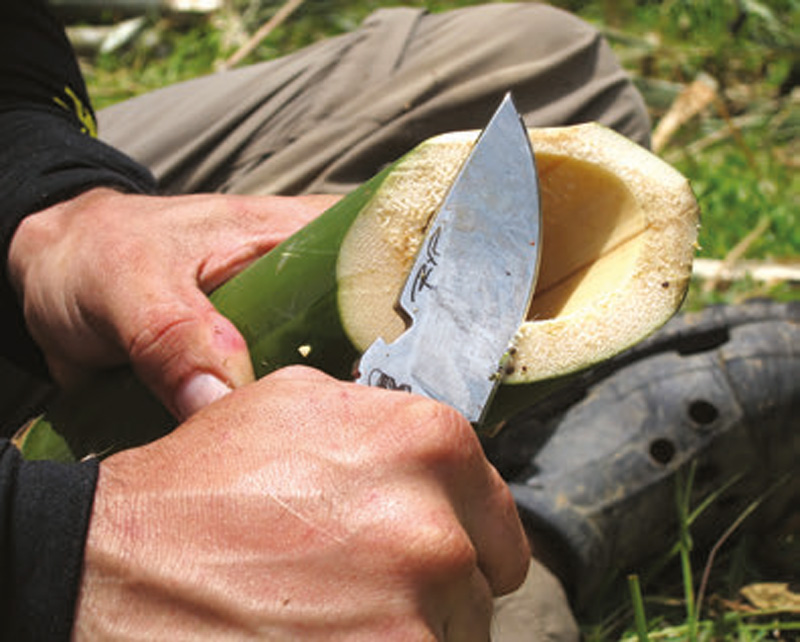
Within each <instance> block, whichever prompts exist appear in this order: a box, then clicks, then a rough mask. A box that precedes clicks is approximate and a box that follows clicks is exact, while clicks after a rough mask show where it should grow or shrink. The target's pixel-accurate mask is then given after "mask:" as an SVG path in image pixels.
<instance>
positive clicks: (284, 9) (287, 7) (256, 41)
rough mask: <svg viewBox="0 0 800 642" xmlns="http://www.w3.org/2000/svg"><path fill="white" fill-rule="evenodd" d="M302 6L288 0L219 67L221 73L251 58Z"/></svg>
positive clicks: (296, 1) (297, 1)
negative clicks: (268, 37) (259, 46)
mask: <svg viewBox="0 0 800 642" xmlns="http://www.w3.org/2000/svg"><path fill="white" fill-rule="evenodd" d="M301 4H303V0H288V1H287V2H286V3H284V4H283V6H281V8H280V9H278V11H276V12H275V15H273V16H272V18H270V19H269V20H268V21H267V22H266V23H265V24H263V25H261V27H259V29H258V31H256V32H255V33H254V34H253V36H252V37H251V38H250V40H248V41H247V42H246V43H244V44H243V45H242V46H241V47H239V49H238V50H237V51H236V52H235V53H234V54H233V55H232V56H231V57H230V58H228V59H227V60H226V61H225V62H223V63H222V64H221V65H220V66H219V70H220V71H225V70H227V69H232V68H233V67H235V66H236V65H238V64H239V63H240V62H241V61H242V60H244V58H246V57H247V56H249V55H250V54H251V53H252V52H253V50H254V49H255V48H256V47H258V45H260V44H261V42H262V41H263V40H264V39H265V38H266V37H267V36H268V35H269V34H270V33H272V31H273V30H274V29H275V28H277V27H279V26H280V25H281V24H283V22H284V21H285V20H286V19H287V18H288V17H289V16H290V15H292V13H294V10H295V9H297V8H298V7H299V6H300V5H301Z"/></svg>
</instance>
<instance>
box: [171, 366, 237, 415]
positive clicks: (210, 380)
mask: <svg viewBox="0 0 800 642" xmlns="http://www.w3.org/2000/svg"><path fill="white" fill-rule="evenodd" d="M231 391H232V389H231V387H230V386H228V385H227V384H225V383H223V382H222V381H221V380H220V379H218V378H217V377H215V376H214V375H212V374H208V373H207V372H203V373H200V374H197V375H195V376H194V377H192V378H191V379H189V380H188V381H187V382H186V383H185V384H183V386H182V387H181V388H180V390H178V394H177V396H176V399H175V406H176V409H177V411H178V413H179V414H180V417H181V419H186V418H188V417H190V416H192V415H193V414H194V413H196V412H197V411H198V410H200V409H201V408H203V407H205V406H207V405H208V404H210V403H213V402H214V401H216V400H217V399H221V398H222V397H224V396H225V395H227V394H228V393H229V392H231Z"/></svg>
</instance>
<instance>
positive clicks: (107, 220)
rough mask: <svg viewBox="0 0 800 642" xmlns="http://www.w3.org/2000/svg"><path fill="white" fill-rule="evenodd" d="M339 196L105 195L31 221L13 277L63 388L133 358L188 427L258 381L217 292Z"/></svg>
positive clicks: (22, 230)
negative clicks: (213, 298) (213, 299)
mask: <svg viewBox="0 0 800 642" xmlns="http://www.w3.org/2000/svg"><path fill="white" fill-rule="evenodd" d="M337 198H338V197H335V196H307V197H279V196H231V195H219V194H207V195H192V196H171V197H155V196H142V195H135V194H122V193H119V192H117V191H115V190H112V189H107V188H95V189H92V190H90V191H88V192H85V193H83V194H81V195H79V196H77V197H75V198H73V199H71V200H69V201H65V202H63V203H59V204H57V205H55V206H52V207H50V208H48V209H46V210H43V211H41V212H39V213H36V214H33V215H31V216H29V217H27V218H26V219H25V220H23V222H22V223H21V224H20V226H19V228H18V229H17V231H16V233H15V234H14V236H13V238H12V242H11V247H10V251H9V263H8V265H9V275H10V277H11V280H12V283H13V284H14V285H15V287H16V288H17V289H18V291H19V292H20V293H21V295H22V297H23V300H24V309H25V318H26V321H27V324H28V328H29V330H30V332H31V334H32V336H33V337H34V339H35V340H36V341H37V342H38V344H39V345H40V347H41V348H42V350H43V351H44V354H45V357H46V359H47V362H48V365H49V367H50V370H51V373H52V374H53V376H54V378H55V379H56V380H57V381H58V382H59V383H61V384H62V385H70V384H73V383H75V382H77V381H80V380H81V379H83V378H84V377H85V376H86V374H87V372H88V371H91V370H94V369H97V368H101V367H105V366H111V365H115V364H120V363H124V362H125V361H128V360H129V361H130V362H131V364H132V365H133V367H134V369H135V371H136V373H137V374H138V376H139V377H140V378H141V379H142V380H143V381H144V382H145V383H146V384H147V385H148V386H149V387H150V388H151V389H152V390H153V391H154V392H155V393H156V395H157V396H158V397H159V398H160V399H161V400H162V401H163V403H165V404H166V406H167V407H168V408H169V409H170V410H171V411H172V413H173V414H175V415H176V417H178V418H179V419H184V418H186V417H188V416H189V415H191V414H193V413H194V412H195V411H196V410H199V409H200V408H201V407H203V406H204V405H206V404H207V403H210V402H211V401H213V400H215V399H216V398H218V397H220V396H222V395H223V394H225V393H226V392H228V391H230V390H231V389H233V388H237V387H239V386H241V385H243V384H245V383H247V382H249V381H251V380H252V379H253V371H252V366H251V363H250V357H249V355H248V352H247V346H246V345H245V343H244V339H243V338H242V337H241V335H240V334H239V332H238V331H237V330H236V328H235V327H234V326H233V324H231V323H230V321H228V320H227V319H226V318H225V317H223V316H222V315H220V314H219V313H218V312H217V311H216V310H215V309H214V307H213V306H212V305H211V303H210V302H209V300H208V298H207V297H206V294H207V293H209V292H210V291H212V290H213V289H214V288H216V287H217V286H219V285H221V284H222V283H224V282H225V281H227V280H228V279H230V278H231V277H232V276H234V275H235V274H236V273H238V272H239V271H240V270H242V269H243V268H244V267H245V266H247V265H248V264H249V263H250V262H251V261H253V260H254V259H256V258H257V257H259V256H260V255H262V254H264V253H265V252H267V251H269V250H270V249H272V248H273V247H274V246H275V245H277V244H278V243H280V242H281V241H282V240H284V239H285V238H286V237H288V236H289V235H291V234H292V233H293V232H295V231H296V230H298V229H299V228H301V227H302V226H303V225H305V224H306V223H308V222H309V221H311V220H312V219H313V218H315V217H316V216H317V215H318V214H319V213H321V212H322V211H323V210H324V209H326V208H327V207H328V206H330V205H332V204H333V203H334V202H335V200H336V199H337Z"/></svg>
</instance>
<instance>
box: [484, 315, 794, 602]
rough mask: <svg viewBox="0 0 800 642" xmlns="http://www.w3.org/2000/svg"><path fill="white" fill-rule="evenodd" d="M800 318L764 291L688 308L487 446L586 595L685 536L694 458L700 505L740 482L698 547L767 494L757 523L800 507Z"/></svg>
mask: <svg viewBox="0 0 800 642" xmlns="http://www.w3.org/2000/svg"><path fill="white" fill-rule="evenodd" d="M798 322H800V303H797V302H795V303H789V304H781V303H775V302H772V301H764V300H759V301H752V302H749V303H746V304H742V305H736V306H716V307H711V308H708V309H706V310H705V311H703V312H700V313H694V314H686V315H682V316H678V317H675V318H674V319H673V320H672V321H670V322H669V323H668V324H667V325H665V326H664V327H663V328H662V329H661V330H660V331H659V332H657V333H656V334H655V335H653V336H651V337H650V338H649V339H648V340H646V341H644V342H642V343H641V344H639V345H638V346H636V347H634V348H632V349H630V350H628V351H626V352H624V353H622V354H620V355H619V356H618V357H616V358H614V359H612V360H609V361H608V362H606V363H604V364H602V365H601V366H599V367H596V368H594V369H592V370H589V371H587V372H586V373H584V374H582V375H581V376H580V377H578V378H577V379H576V382H575V384H574V385H571V386H569V388H568V389H565V390H563V391H561V392H560V393H557V394H555V395H553V396H552V397H550V398H548V399H546V400H544V401H542V402H540V403H538V404H536V405H535V406H533V407H531V408H529V409H528V410H526V411H525V412H524V413H522V414H520V415H519V416H517V417H515V418H514V420H512V421H511V422H509V425H508V426H507V427H506V428H505V429H504V430H503V431H502V432H501V433H500V434H499V435H498V436H497V437H496V438H495V439H493V440H490V441H488V442H487V443H486V444H485V447H486V451H487V455H488V456H489V458H490V460H492V461H493V463H494V464H495V466H496V467H497V468H498V470H499V471H500V472H501V474H502V475H503V476H504V478H505V479H506V480H507V481H508V482H509V485H510V487H511V490H512V493H513V495H514V497H515V499H516V502H517V506H518V508H519V511H520V515H521V517H522V520H523V523H524V524H525V526H526V528H527V529H528V532H529V534H530V535H531V539H532V540H533V542H534V547H535V549H537V548H538V549H539V551H540V553H539V554H541V556H542V557H543V559H544V561H545V562H546V563H547V564H548V565H549V566H551V568H552V569H553V570H554V571H555V572H556V574H557V575H558V576H559V577H560V579H561V580H562V582H563V583H564V585H565V588H566V589H567V591H568V592H569V593H570V595H571V597H572V599H573V603H575V604H576V605H580V604H582V603H586V601H587V600H588V599H589V598H591V597H593V595H595V594H596V592H597V590H598V588H599V587H601V585H603V584H604V583H605V582H607V581H608V578H609V576H612V575H613V574H614V573H615V572H621V571H627V570H630V569H632V568H634V567H636V566H637V565H639V564H641V563H642V562H643V561H645V560H647V559H648V558H651V557H653V556H654V555H656V554H663V553H665V552H666V551H668V550H669V549H670V548H671V547H672V546H673V545H674V544H675V543H676V542H677V540H678V511H677V508H676V501H675V484H676V480H677V478H678V473H679V471H682V472H683V473H686V472H687V471H688V467H689V465H690V464H691V465H692V466H693V467H694V477H693V482H692V486H691V498H692V504H691V505H692V506H697V505H698V504H699V503H700V502H701V501H702V500H703V499H705V498H707V497H709V496H711V495H712V494H713V493H715V492H717V491H719V490H720V489H723V488H725V487H726V484H729V486H728V487H727V488H725V490H724V492H722V493H721V495H720V496H719V497H717V498H716V499H715V500H714V501H712V502H711V503H710V505H709V506H708V507H707V508H706V509H705V510H704V511H703V512H702V514H701V516H700V517H699V518H698V519H697V520H696V521H695V522H694V523H693V524H692V528H691V532H692V538H693V541H694V543H695V546H696V547H698V548H699V547H704V546H709V545H710V544H713V542H714V541H716V540H717V539H718V538H719V537H720V536H721V535H722V534H723V533H724V531H725V530H726V529H727V528H728V527H729V526H730V525H731V524H732V523H733V522H734V521H735V520H736V518H737V517H738V516H739V515H741V514H742V512H743V511H744V510H745V509H746V507H747V506H748V505H749V504H750V503H751V502H753V501H754V500H756V499H759V498H762V497H763V498H765V499H764V502H763V503H762V504H760V505H759V506H758V508H757V509H756V511H755V512H754V513H753V514H752V515H750V517H749V518H748V519H746V520H745V523H744V527H745V528H746V527H753V526H758V527H765V526H768V525H770V524H774V523H775V522H776V521H777V520H778V519H780V518H781V517H783V516H785V515H786V514H788V511H789V509H790V508H791V507H793V508H796V507H797V506H798V505H800V504H798V502H800V475H798V474H796V472H795V471H796V470H797V467H798V464H800V323H798ZM684 478H685V475H684ZM535 552H536V551H535Z"/></svg>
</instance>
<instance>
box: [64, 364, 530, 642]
mask: <svg viewBox="0 0 800 642" xmlns="http://www.w3.org/2000/svg"><path fill="white" fill-rule="evenodd" d="M528 562H529V551H528V548H527V543H526V540H525V536H524V534H523V530H522V527H521V526H520V523H519V520H518V518H517V513H516V509H515V507H514V504H513V501H512V499H511V496H510V493H509V491H508V489H507V487H506V485H505V484H504V483H503V481H502V480H501V478H500V476H499V475H498V474H497V472H496V471H495V470H494V468H492V467H491V465H490V464H489V463H488V462H487V461H486V459H485V458H484V457H483V453H482V450H481V447H480V444H479V442H478V440H477V438H476V436H475V434H474V431H473V430H472V428H471V427H470V425H469V424H468V423H467V422H466V420H465V419H464V418H463V417H461V416H460V415H459V414H458V413H457V412H456V411H454V410H452V409H450V408H448V407H446V406H444V405H442V404H439V403H437V402H434V401H430V400H428V399H424V398H422V397H418V396H415V395H409V394H407V393H401V392H391V391H386V390H380V389H375V388H367V387H362V386H357V385H356V384H352V383H343V382H338V381H335V380H333V379H331V378H329V377H327V376H326V375H324V374H322V373H320V372H318V371H315V370H311V369H308V368H304V367H293V368H286V369H284V370H281V371H278V372H276V373H273V374H271V375H269V376H267V377H265V378H263V379H261V380H260V381H258V382H256V383H253V384H251V385H248V386H245V387H243V388H240V389H238V390H236V391H234V392H233V393H232V394H231V395H229V396H227V397H225V398H224V399H221V400H220V401H218V402H217V403H215V404H213V405H211V406H208V407H207V408H205V409H204V410H202V411H201V412H198V413H197V414H195V415H194V416H193V417H192V418H191V419H190V420H189V421H187V422H186V423H185V424H183V425H181V426H179V427H178V428H177V429H176V430H175V431H174V432H173V433H171V434H170V435H168V436H167V437H164V438H163V439H161V440H158V441H156V442H153V443H151V444H150V445H148V446H145V447H142V448H138V449H135V450H129V451H124V452H121V453H119V454H116V455H114V456H112V457H110V458H108V459H107V460H105V461H103V463H102V464H101V465H100V478H99V483H98V490H97V494H96V498H95V503H94V509H93V515H92V519H91V523H90V527H89V535H88V540H87V545H86V553H85V558H84V573H83V584H82V590H81V594H80V597H79V604H78V609H77V615H76V623H75V639H76V640H88V639H91V640H95V639H129V638H136V639H147V640H166V639H169V640H203V639H213V640H228V639H270V640H273V639H280V640H283V639H303V640H315V639H324V640H330V639H333V640H340V639H354V640H355V639H357V640H378V639H379V640H399V641H402V642H407V641H408V640H434V639H435V640H459V641H464V642H469V641H471V640H481V641H485V640H488V639H489V633H488V631H489V622H490V619H491V611H492V607H491V598H492V596H493V595H499V594H503V593H506V592H510V591H512V590H514V589H515V588H516V587H517V586H518V585H519V584H520V583H521V582H522V580H523V578H524V576H525V573H526V570H527V565H528Z"/></svg>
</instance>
